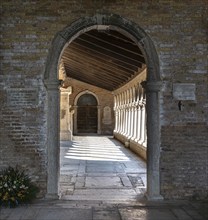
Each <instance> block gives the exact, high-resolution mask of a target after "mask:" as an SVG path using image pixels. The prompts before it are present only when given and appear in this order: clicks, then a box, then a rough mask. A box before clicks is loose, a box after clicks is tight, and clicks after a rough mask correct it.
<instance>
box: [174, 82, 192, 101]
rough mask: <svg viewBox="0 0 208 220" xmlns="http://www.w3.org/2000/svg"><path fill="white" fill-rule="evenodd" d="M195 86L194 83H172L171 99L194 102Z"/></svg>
mask: <svg viewBox="0 0 208 220" xmlns="http://www.w3.org/2000/svg"><path fill="white" fill-rule="evenodd" d="M195 91H196V85H195V84H194V83H174V84H173V97H174V98H175V99H176V100H193V101H194V100H195V99H196V95H195Z"/></svg>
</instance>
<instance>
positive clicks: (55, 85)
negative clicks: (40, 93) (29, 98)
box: [44, 79, 60, 90]
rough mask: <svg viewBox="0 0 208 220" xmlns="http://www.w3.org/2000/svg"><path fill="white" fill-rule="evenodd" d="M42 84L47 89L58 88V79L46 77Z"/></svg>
mask: <svg viewBox="0 0 208 220" xmlns="http://www.w3.org/2000/svg"><path fill="white" fill-rule="evenodd" d="M44 84H45V86H46V88H47V90H58V89H59V86H60V81H59V80H58V79H56V80H51V79H46V80H44Z"/></svg>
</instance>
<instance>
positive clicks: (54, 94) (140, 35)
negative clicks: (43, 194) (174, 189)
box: [44, 14, 161, 200]
mask: <svg viewBox="0 0 208 220" xmlns="http://www.w3.org/2000/svg"><path fill="white" fill-rule="evenodd" d="M92 29H99V30H107V29H112V30H117V31H118V32H121V33H122V34H124V35H127V36H128V37H129V38H131V39H132V40H133V41H134V42H136V43H137V45H140V48H141V49H142V51H143V53H144V55H145V59H146V64H147V81H146V82H145V83H144V84H143V87H144V88H145V89H146V93H147V104H146V108H147V197H148V198H149V199H151V200H154V199H160V198H161V196H160V171H159V157H160V120H159V115H160V110H159V107H160V105H159V92H160V88H161V79H160V72H159V60H158V56H157V52H156V49H155V47H154V44H153V42H152V40H151V39H150V37H149V36H148V35H147V34H146V33H145V32H144V30H143V29H142V28H141V27H139V26H138V25H137V24H135V23H133V22H131V21H129V20H127V19H125V18H122V17H120V16H118V15H115V14H104V15H95V16H93V17H83V18H80V19H79V20H77V21H75V22H74V23H72V24H71V25H70V26H68V27H66V28H65V29H64V30H62V31H60V32H58V33H57V35H56V36H55V37H54V40H53V42H52V47H51V49H50V52H49V54H48V59H47V63H46V70H45V75H44V83H45V85H46V89H47V100H48V107H47V128H48V130H47V155H48V170H47V172H48V179H47V197H48V198H58V182H59V156H58V155H59V126H58V125H59V81H58V64H59V59H60V57H61V55H62V52H63V51H64V48H65V47H66V46H67V45H68V44H69V43H70V42H72V41H73V40H74V39H75V38H76V37H78V36H79V35H81V34H82V33H83V32H86V31H89V30H92ZM51 118H53V120H51Z"/></svg>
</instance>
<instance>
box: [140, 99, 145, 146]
mask: <svg viewBox="0 0 208 220" xmlns="http://www.w3.org/2000/svg"><path fill="white" fill-rule="evenodd" d="M145 123H146V116H145V105H144V103H143V104H142V106H141V124H140V140H139V143H140V144H141V145H142V144H143V142H144V129H145Z"/></svg>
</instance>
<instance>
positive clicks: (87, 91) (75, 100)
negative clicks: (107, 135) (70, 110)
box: [74, 90, 101, 134]
mask: <svg viewBox="0 0 208 220" xmlns="http://www.w3.org/2000/svg"><path fill="white" fill-rule="evenodd" d="M84 94H91V95H93V96H94V97H95V98H96V100H97V114H98V115H97V118H98V121H97V134H101V124H100V120H101V115H100V101H99V99H98V97H97V95H96V94H95V93H93V92H91V91H89V90H84V91H82V92H80V93H79V94H77V96H76V97H75V99H74V121H75V123H74V130H75V131H74V132H75V133H77V101H78V99H79V98H80V97H81V96H82V95H84Z"/></svg>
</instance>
